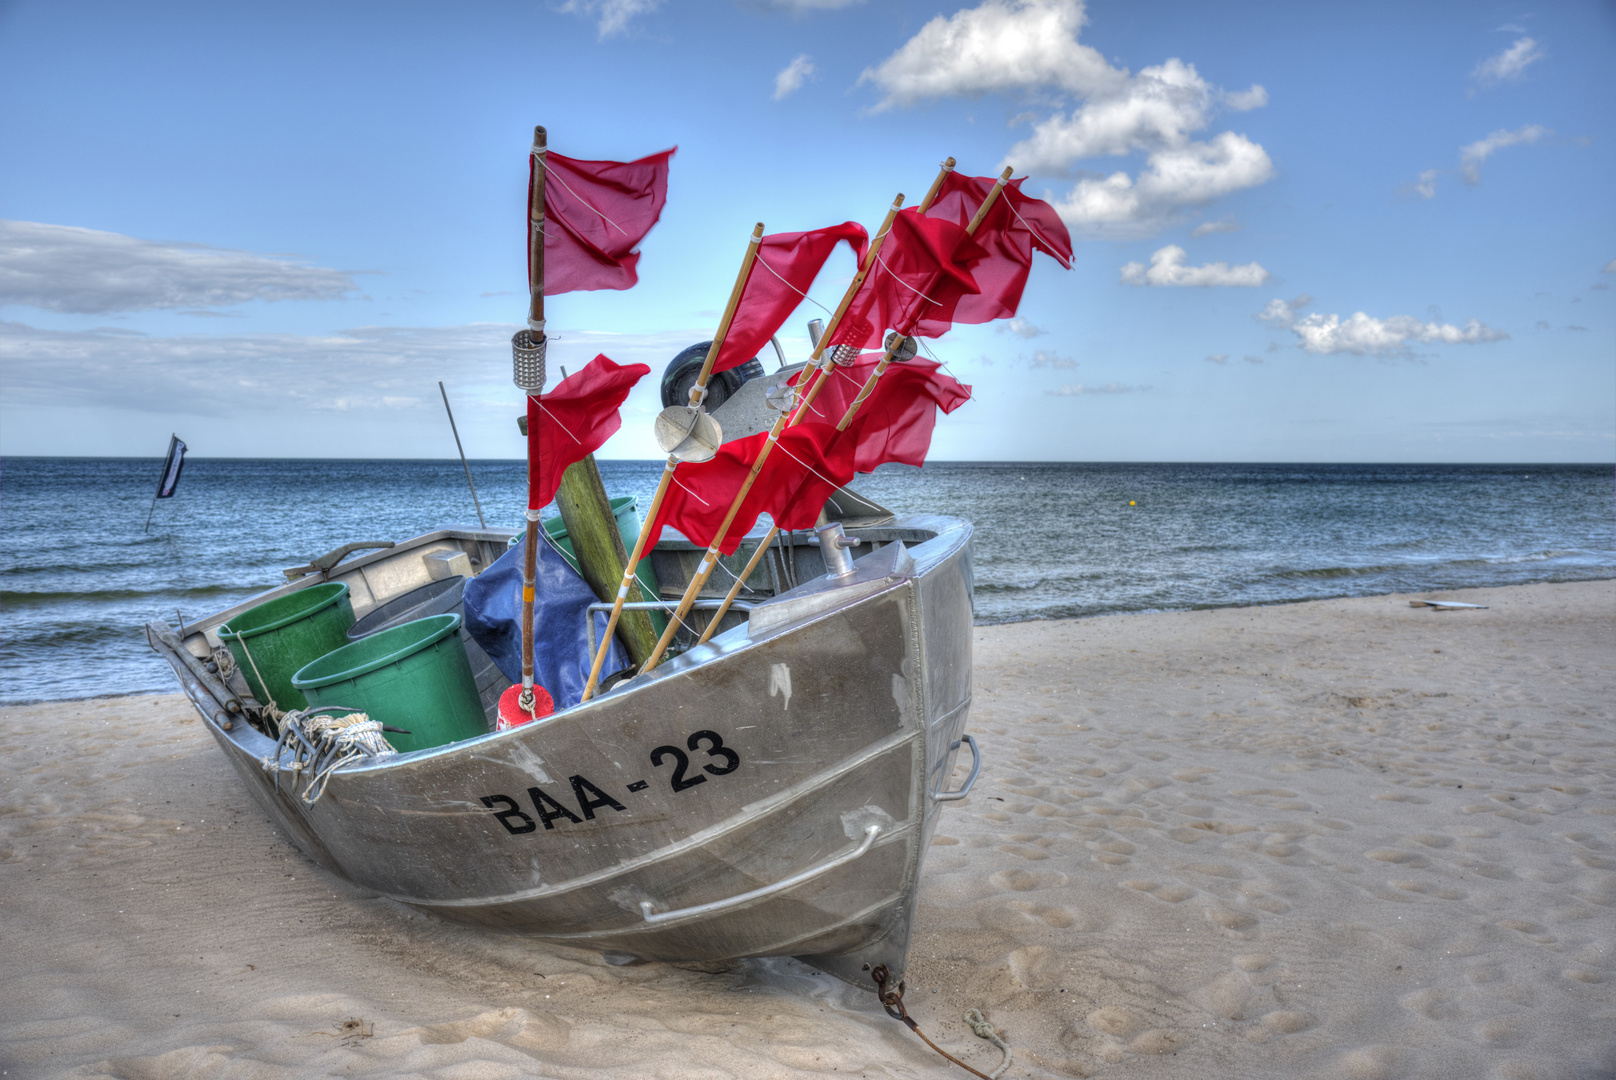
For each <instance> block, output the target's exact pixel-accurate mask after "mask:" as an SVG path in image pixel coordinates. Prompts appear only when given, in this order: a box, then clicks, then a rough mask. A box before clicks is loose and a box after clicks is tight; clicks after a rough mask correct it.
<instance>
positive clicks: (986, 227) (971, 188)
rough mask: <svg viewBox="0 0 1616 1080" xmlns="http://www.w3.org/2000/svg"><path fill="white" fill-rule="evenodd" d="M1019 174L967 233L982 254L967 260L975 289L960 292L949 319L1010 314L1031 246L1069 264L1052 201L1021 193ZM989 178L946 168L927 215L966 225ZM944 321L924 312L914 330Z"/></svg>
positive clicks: (924, 332) (925, 332) (944, 325)
mask: <svg viewBox="0 0 1616 1080" xmlns="http://www.w3.org/2000/svg"><path fill="white" fill-rule="evenodd" d="M1024 179H1025V178H1023V180H1024ZM1023 180H1012V181H1010V182H1009V183H1008V184H1006V185H1005V186H1004V190H1003V191H1002V192H1000V194H999V198H998V199H996V200H995V201H994V203H993V206H992V207H990V208H989V209H988V213H987V216H986V217H985V218H983V219H982V224H981V225H979V226H978V227H977V230H976V232H975V234H974V235H973V236H972V239H974V240H975V241H976V242H977V244H978V245H979V246H980V247H981V248H982V249H983V250H984V251H985V252H986V257H985V258H983V259H981V260H980V261H977V262H974V263H972V264H971V266H970V270H971V276H972V277H973V278H975V279H976V284H977V286H978V287H979V288H980V289H981V292H980V293H977V294H976V295H973V296H966V297H963V298H961V300H960V301H959V304H958V305H957V306H956V307H955V309H954V314H953V320H952V321H953V322H956V323H985V322H991V321H993V320H994V319H1007V318H1009V317H1010V316H1012V315H1014V314H1015V313H1016V308H1018V307H1019V306H1020V305H1021V293H1022V290H1023V289H1025V288H1026V286H1027V274H1028V272H1029V271H1030V270H1031V268H1032V253H1033V252H1034V251H1035V250H1036V251H1042V252H1043V253H1044V254H1046V255H1048V256H1049V257H1050V258H1052V259H1054V260H1055V261H1056V262H1058V263H1060V264H1061V266H1062V267H1064V268H1066V269H1068V270H1069V269H1071V265H1072V237H1071V234H1070V233H1068V232H1067V231H1066V225H1065V223H1064V222H1062V221H1061V219H1060V215H1059V214H1057V213H1056V212H1055V208H1054V207H1052V206H1050V205H1049V204H1048V203H1046V202H1044V201H1043V200H1042V199H1034V198H1032V197H1031V196H1029V195H1024V194H1022V192H1021V184H1022V182H1023ZM995 183H997V180H995V179H993V178H992V177H986V176H962V175H960V174H959V173H954V172H951V173H949V174H948V176H947V177H946V178H945V179H944V181H943V186H942V189H941V190H940V191H939V192H938V194H937V198H936V199H935V200H934V201H933V202H932V205H931V209H930V210H928V211H927V216H929V217H938V218H942V219H944V220H946V221H952V222H955V223H957V224H959V225H961V226H966V225H969V224H970V221H971V218H972V216H974V215H975V214H976V211H977V208H978V207H980V206H981V205H982V200H984V199H986V198H987V196H988V193H989V192H990V191H992V190H993V185H994V184H995ZM948 327H949V323H948V322H947V321H945V320H942V319H940V318H937V317H935V316H933V315H931V314H930V313H928V314H927V316H926V317H925V318H923V319H922V320H921V325H920V327H919V328H918V329H917V330H916V333H918V334H920V335H921V336H922V337H937V336H939V335H941V334H942V333H943V332H944V331H946V330H947V329H948Z"/></svg>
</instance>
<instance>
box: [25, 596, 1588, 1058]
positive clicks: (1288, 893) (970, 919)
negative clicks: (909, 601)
mask: <svg viewBox="0 0 1616 1080" xmlns="http://www.w3.org/2000/svg"><path fill="white" fill-rule="evenodd" d="M1422 595H1424V594H1422ZM1432 595H1438V594H1432ZM1440 595H1441V596H1442V597H1443V598H1446V599H1455V600H1462V601H1466V602H1470V603H1476V604H1485V605H1487V610H1462V611H1435V610H1431V609H1414V608H1411V607H1410V606H1409V604H1408V600H1409V598H1408V597H1398V596H1392V597H1372V598H1363V599H1352V600H1332V601H1322V602H1315V603H1306V604H1292V605H1284V606H1275V607H1264V608H1231V609H1220V610H1215V611H1197V612H1181V613H1169V614H1150V615H1127V616H1113V617H1107V618H1096V619H1086V620H1076V621H1068V622H1039V623H1020V624H1015V625H1006V626H994V627H980V628H978V629H977V631H976V654H975V655H976V660H975V664H976V667H975V688H976V694H975V702H974V705H973V709H972V716H971V721H970V724H969V728H968V730H970V731H972V732H974V733H975V734H976V735H977V736H978V738H979V739H980V741H981V744H982V748H983V751H984V753H985V756H986V766H985V768H984V771H983V775H982V779H981V781H980V783H979V784H978V785H977V787H976V790H975V792H974V793H973V795H972V796H971V797H970V798H969V799H968V800H966V801H965V802H963V803H960V804H956V806H955V807H954V808H952V809H950V810H948V811H947V812H946V816H945V818H944V821H943V825H942V827H941V830H940V833H941V835H939V837H938V839H937V841H936V844H935V846H934V847H933V848H932V849H931V851H930V852H929V854H928V856H927V864H926V869H925V872H924V876H923V881H922V890H921V895H920V911H919V916H918V920H917V930H916V936H915V943H914V947H913V950H912V952H911V960H910V968H909V972H908V996H907V1001H908V1004H909V1007H910V1010H911V1013H912V1014H913V1015H914V1016H915V1017H916V1019H917V1020H918V1021H919V1022H920V1024H921V1025H922V1027H924V1028H925V1029H926V1030H927V1032H928V1033H929V1034H930V1035H931V1036H932V1037H933V1038H934V1039H936V1040H937V1041H938V1042H939V1043H941V1044H942V1045H943V1046H944V1047H945V1048H947V1049H949V1050H950V1051H951V1052H953V1053H956V1054H958V1055H959V1056H961V1057H962V1058H964V1059H965V1060H967V1061H968V1062H970V1063H971V1064H973V1065H974V1066H976V1067H977V1068H980V1069H982V1070H983V1071H984V1072H986V1071H990V1070H991V1069H992V1068H993V1067H994V1066H995V1065H997V1063H998V1061H999V1058H1000V1054H999V1052H998V1051H997V1050H995V1049H993V1048H992V1047H991V1046H989V1045H988V1044H987V1043H985V1042H983V1041H982V1040H980V1039H978V1038H976V1037H975V1036H974V1035H972V1033H971V1031H970V1029H969V1028H968V1027H967V1026H966V1025H965V1024H964V1023H963V1021H962V1017H963V1014H964V1013H965V1012H966V1011H967V1010H969V1009H972V1008H977V1009H980V1010H982V1011H983V1012H984V1013H985V1014H986V1015H987V1017H988V1019H989V1020H991V1021H992V1022H993V1023H994V1024H995V1025H997V1026H998V1027H999V1029H1000V1030H1001V1031H1002V1032H1003V1034H1004V1036H1005V1038H1006V1039H1007V1040H1008V1042H1009V1044H1010V1045H1011V1047H1012V1048H1013V1050H1014V1055H1015V1056H1014V1062H1013V1064H1012V1065H1011V1067H1010V1069H1009V1071H1008V1072H1007V1073H1006V1075H1007V1076H1009V1077H1088V1076H1108V1077H1130V1078H1132V1077H1140V1078H1154V1077H1240V1078H1247V1077H1273V1078H1290V1077H1301V1076H1308V1077H1314V1076H1317V1077H1344V1078H1348V1080H1381V1078H1393V1077H1454V1078H1479V1077H1489V1078H1498V1080H1526V1078H1562V1077H1563V1078H1593V1077H1608V1076H1612V1075H1616V582H1611V581H1603V582H1591V583H1579V584H1566V585H1529V586H1520V587H1514V588H1499V589H1483V590H1472V591H1468V592H1463V593H1449V594H1440ZM0 766H3V768H0V1070H3V1074H4V1075H5V1076H6V1077H7V1078H8V1080H9V1078H12V1077H56V1076H62V1077H83V1078H88V1077H121V1078H128V1080H167V1078H181V1077H187V1078H189V1077H225V1078H251V1080H260V1078H262V1080H281V1078H294V1077H309V1076H343V1077H415V1076H420V1077H443V1078H445V1080H481V1078H505V1077H511V1078H515V1077H533V1076H543V1077H556V1078H567V1080H571V1078H583V1077H590V1078H598V1077H637V1076H659V1077H689V1078H716V1077H732V1076H733V1077H777V1076H778V1077H790V1076H809V1075H813V1076H819V1075H824V1074H833V1075H852V1076H868V1077H911V1076H913V1077H919V1076H948V1075H958V1076H964V1075H965V1074H964V1073H963V1072H959V1071H958V1070H956V1069H954V1068H953V1066H950V1065H948V1064H947V1063H946V1062H944V1061H943V1060H942V1059H940V1058H938V1057H937V1056H936V1055H935V1054H934V1053H933V1052H932V1051H931V1050H929V1049H927V1048H926V1047H925V1046H924V1045H923V1044H921V1043H920V1042H919V1041H918V1040H917V1039H915V1037H914V1036H913V1035H912V1034H910V1033H909V1032H908V1031H907V1030H906V1029H904V1028H903V1027H902V1026H901V1025H899V1024H898V1023H896V1022H895V1021H893V1020H891V1019H889V1018H888V1017H887V1016H885V1015H884V1014H883V1013H882V1012H881V1010H880V1009H879V1008H878V1007H877V1005H876V1002H875V1000H874V998H873V996H871V995H867V994H863V993H860V992H857V991H855V990H853V989H851V988H849V987H846V986H844V985H842V984H840V983H838V982H836V981H835V980H833V979H831V978H830V977H828V976H825V975H821V974H818V973H816V972H814V971H813V970H812V969H809V968H807V967H805V966H804V965H802V964H800V963H798V962H796V961H793V960H789V959H771V960H748V961H738V962H733V963H725V964H711V965H666V964H639V965H635V966H629V967H613V966H608V965H607V964H606V963H605V962H604V961H603V960H602V958H601V957H600V955H599V954H595V953H586V952H580V951H576V950H569V949H564V948H555V947H551V946H546V945H537V944H533V943H531V942H527V941H524V940H521V939H518V938H513V937H507V936H501V935H498V934H492V933H488V932H486V931H474V930H469V929H465V928H461V927H457V926H454V925H450V924H446V923H442V922H439V921H436V920H434V919H430V918H427V917H424V916H422V915H420V914H417V913H414V912H412V911H411V910H409V909H407V908H404V907H402V906H400V905H398V904H395V903H393V902H391V901H387V900H382V899H378V898H376V897H375V896H373V895H368V894H366V893H364V892H362V891H360V890H358V889H356V888H354V887H353V886H350V885H348V884H346V883H345V882H342V881H340V880H338V879H336V878H334V877H332V876H331V875H329V874H327V873H325V872H323V871H321V870H319V869H318V868H316V867H315V866H314V865H313V864H312V863H310V862H309V861H308V860H306V859H305V858H304V857H303V856H302V855H300V854H299V853H298V852H297V851H296V850H295V849H294V848H292V847H291V846H289V844H288V843H287V842H286V840H285V839H284V837H282V836H281V835H279V834H278V833H277V832H276V831H275V830H274V829H272V828H271V827H270V825H269V823H268V821H267V820H266V819H265V817H264V815H263V814H262V813H261V812H260V811H259V810H258V808H257V806H256V805H255V804H253V803H252V802H251V801H250V799H249V798H248V797H247V796H246V794H245V792H244V790H243V789H242V788H241V786H240V784H239V783H238V781H237V779H236V777H235V775H234V774H233V773H232V772H231V771H230V769H229V766H228V765H227V764H226V762H225V759H224V757H223V756H222V755H221V754H220V753H219V752H218V750H217V749H216V747H215V746H214V743H213V740H212V739H211V738H210V737H209V736H208V735H207V733H206V732H205V731H204V729H203V727H202V724H201V722H200V721H199V720H198V719H197V718H196V716H195V714H194V713H193V711H192V710H191V708H190V706H189V704H188V703H187V702H186V701H185V699H184V698H183V697H181V696H179V695H178V694H174V695H165V696H158V697H124V698H101V699H94V700H86V701H76V702H58V703H51V704H43V705H33V706H23V707H11V708H6V709H3V710H0Z"/></svg>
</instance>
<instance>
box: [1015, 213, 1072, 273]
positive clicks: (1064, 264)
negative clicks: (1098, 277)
mask: <svg viewBox="0 0 1616 1080" xmlns="http://www.w3.org/2000/svg"><path fill="white" fill-rule="evenodd" d="M1004 204H1005V205H1006V206H1008V207H1009V208H1010V212H1011V213H1012V214H1014V215H1016V220H1017V221H1019V222H1021V223H1022V224H1023V225H1025V226H1027V231H1028V232H1030V233H1032V234H1033V235H1034V236H1036V237H1037V238H1038V239H1039V240H1041V241H1043V244H1044V246H1045V247H1046V248H1050V249H1051V250H1050V251H1047V252H1045V254H1047V255H1048V256H1049V257H1050V258H1052V259H1054V260H1055V261H1056V262H1058V263H1060V265H1061V269H1062V270H1070V269H1071V268H1072V264H1071V261H1070V260H1068V259H1063V258H1061V257H1060V256H1059V255H1056V254H1055V252H1054V250H1053V249H1054V247H1055V245H1054V244H1051V243H1050V242H1049V241H1048V240H1047V239H1045V237H1044V234H1043V233H1041V232H1039V231H1038V230H1037V229H1035V228H1033V227H1032V222H1030V221H1028V220H1027V219H1026V218H1024V217H1022V216H1021V211H1019V210H1017V209H1016V204H1015V203H1013V202H1011V201H1010V200H1009V199H1005V200H1004Z"/></svg>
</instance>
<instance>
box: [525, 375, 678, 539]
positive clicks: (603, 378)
mask: <svg viewBox="0 0 1616 1080" xmlns="http://www.w3.org/2000/svg"><path fill="white" fill-rule="evenodd" d="M650 370H651V369H650V368H648V367H646V366H645V365H644V364H615V363H613V362H612V361H611V360H609V359H607V358H606V356H605V355H604V354H602V355H600V356H597V357H595V358H594V359H593V360H591V361H589V363H588V364H586V365H585V366H584V369H583V370H582V371H579V372H577V373H576V374H573V375H569V376H567V377H566V378H565V379H562V380H561V382H560V383H559V384H558V385H557V386H556V388H555V389H554V390H552V391H550V392H549V393H548V394H541V395H539V396H537V397H533V396H531V395H530V396H529V397H528V399H527V449H528V462H529V467H530V468H531V469H532V475H531V477H529V480H528V488H527V490H528V499H527V505H528V509H530V510H538V509H541V508H543V507H545V506H547V505H549V502H550V500H551V499H553V498H555V493H556V489H557V488H559V487H560V486H561V474H562V473H563V472H565V471H566V470H567V466H568V465H571V464H572V463H573V462H576V461H582V460H583V459H584V458H585V456H587V455H589V454H593V453H594V452H595V451H596V450H598V449H600V447H601V445H602V444H603V443H605V442H606V440H607V439H609V438H611V437H612V436H613V435H614V434H616V432H617V429H618V428H620V427H622V426H623V418H622V417H621V416H619V415H618V413H617V410H618V408H619V407H621V406H622V404H623V400H624V399H625V398H627V397H628V392H629V390H631V389H633V387H634V384H635V383H637V382H639V381H640V379H641V377H642V376H644V375H645V374H646V373H648V372H649V371H650Z"/></svg>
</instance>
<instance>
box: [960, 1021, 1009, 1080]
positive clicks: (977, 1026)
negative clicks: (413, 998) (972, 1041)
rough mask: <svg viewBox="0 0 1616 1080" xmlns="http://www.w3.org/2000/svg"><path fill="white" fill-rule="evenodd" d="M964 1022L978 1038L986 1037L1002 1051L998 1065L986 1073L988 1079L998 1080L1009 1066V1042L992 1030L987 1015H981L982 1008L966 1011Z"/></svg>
mask: <svg viewBox="0 0 1616 1080" xmlns="http://www.w3.org/2000/svg"><path fill="white" fill-rule="evenodd" d="M965 1022H966V1023H967V1024H969V1025H970V1026H971V1031H972V1032H974V1033H975V1035H976V1037H977V1038H978V1039H986V1040H987V1041H988V1042H990V1043H992V1044H993V1045H994V1046H997V1047H998V1048H999V1049H1000V1050H1003V1051H1004V1060H1003V1061H1001V1062H999V1067H998V1068H997V1069H994V1070H993V1071H992V1072H990V1073H988V1078H989V1080H999V1077H1001V1076H1003V1075H1004V1071H1005V1070H1006V1069H1008V1068H1009V1067H1010V1044H1009V1043H1007V1042H1005V1041H1004V1038H1003V1037H1002V1036H1001V1035H1000V1034H999V1033H998V1032H997V1031H995V1030H993V1025H992V1024H990V1023H988V1021H987V1017H985V1016H983V1015H982V1010H980V1009H972V1010H971V1011H970V1012H968V1013H966V1014H965Z"/></svg>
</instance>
